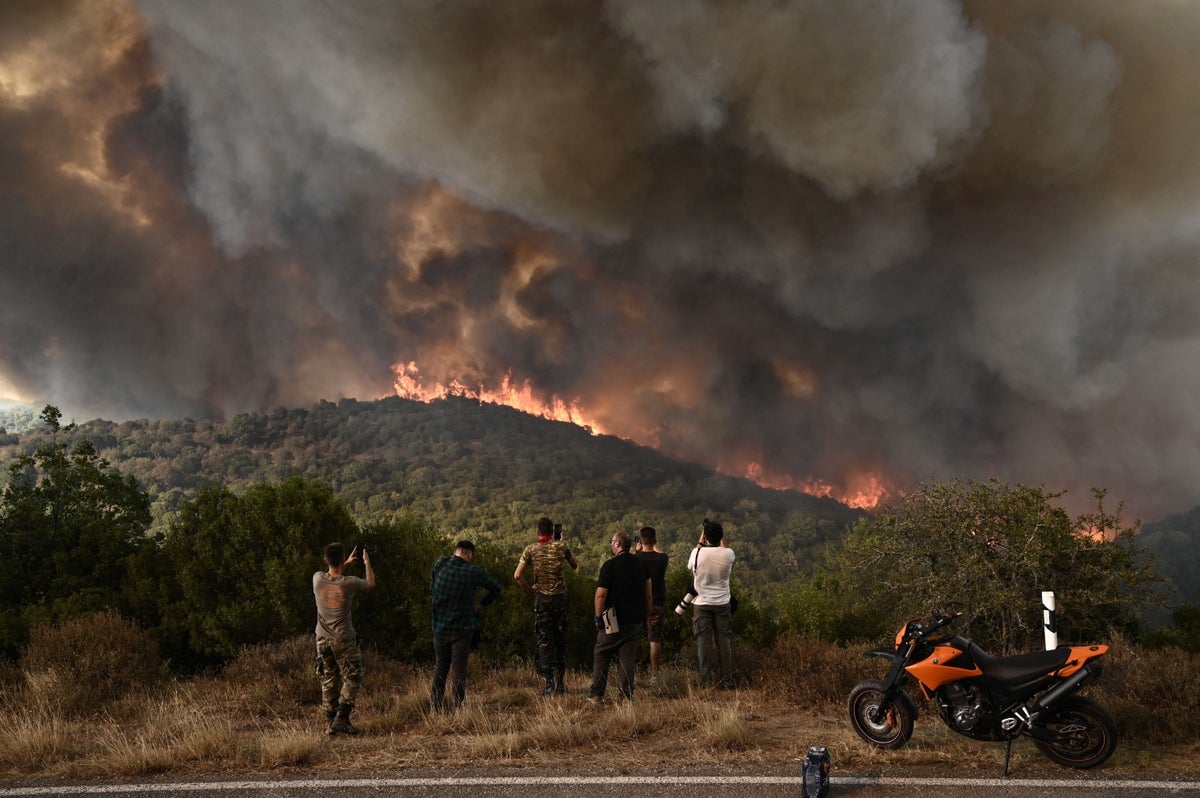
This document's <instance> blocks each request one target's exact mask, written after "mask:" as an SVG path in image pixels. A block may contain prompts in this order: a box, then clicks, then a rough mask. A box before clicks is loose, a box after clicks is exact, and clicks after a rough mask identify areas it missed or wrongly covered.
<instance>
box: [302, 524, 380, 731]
mask: <svg viewBox="0 0 1200 798" xmlns="http://www.w3.org/2000/svg"><path fill="white" fill-rule="evenodd" d="M360 557H361V559H362V564H363V569H364V570H365V572H366V579H361V578H359V577H357V576H347V575H345V574H344V573H342V572H343V571H344V570H345V568H346V566H347V565H351V564H353V563H356V562H358V561H359V558H360ZM325 564H326V565H328V566H329V570H328V571H317V572H316V573H314V574H313V578H312V583H313V596H314V597H315V598H316V602H317V676H318V678H320V680H321V708H322V709H324V710H325V719H326V721H327V723H328V726H327V727H326V729H325V733H326V734H338V733H341V734H358V729H357V728H356V727H355V726H354V725H353V724H352V723H351V722H350V713H351V712H353V711H354V699H355V698H356V697H357V696H358V687H359V684H360V683H361V681H362V670H363V668H362V653H361V652H360V651H359V650H358V633H357V632H355V631H354V622H353V620H352V619H351V617H350V609H351V605H352V604H353V602H354V597H355V596H356V595H358V594H359V593H361V592H363V591H365V590H371V589H372V588H374V587H375V571H374V570H373V569H372V568H371V558H370V557H369V556H368V555H367V550H366V549H363V550H362V554H361V555H360V554H359V550H358V548H357V547H356V548H355V549H354V551H352V552H351V553H350V557H349V558H348V559H347V558H346V549H345V548H344V547H343V546H342V544H341V543H330V544H329V545H328V546H326V547H325Z"/></svg>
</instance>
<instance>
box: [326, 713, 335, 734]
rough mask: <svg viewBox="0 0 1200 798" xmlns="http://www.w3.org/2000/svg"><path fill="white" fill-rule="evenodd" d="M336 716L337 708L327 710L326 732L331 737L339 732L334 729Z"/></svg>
mask: <svg viewBox="0 0 1200 798" xmlns="http://www.w3.org/2000/svg"><path fill="white" fill-rule="evenodd" d="M336 717H337V710H336V709H327V710H325V733H326V734H328V735H329V736H331V737H332V736H333V735H335V734H337V732H335V731H334V730H333V721H334V719H335V718H336Z"/></svg>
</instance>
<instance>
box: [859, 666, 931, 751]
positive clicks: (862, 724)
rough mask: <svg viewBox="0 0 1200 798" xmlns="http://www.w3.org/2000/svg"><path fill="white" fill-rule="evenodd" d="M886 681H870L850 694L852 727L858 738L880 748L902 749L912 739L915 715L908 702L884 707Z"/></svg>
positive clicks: (893, 703) (894, 702) (894, 703)
mask: <svg viewBox="0 0 1200 798" xmlns="http://www.w3.org/2000/svg"><path fill="white" fill-rule="evenodd" d="M885 696H886V693H885V692H884V688H883V682H881V681H879V680H878V679H867V680H866V681H865V682H862V683H861V684H859V685H858V687H855V688H854V689H853V690H852V691H851V692H850V702H849V710H850V725H851V726H853V727H854V731H855V732H857V733H858V736H859V737H861V738H863V739H864V740H866V741H867V742H869V743H870V744H871V745H874V746H877V747H879V748H899V747H900V746H902V745H904V744H905V743H906V742H908V738H909V737H912V731H913V721H915V720H916V718H915V717H914V716H913V712H912V710H911V709H910V708H909V707H910V705H909V703H908V702H907V701H903V700H897V701H892V702H890V703H888V704H887V706H886V707H885V706H883V704H884V698H885Z"/></svg>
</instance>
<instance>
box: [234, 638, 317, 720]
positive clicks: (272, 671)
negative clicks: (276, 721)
mask: <svg viewBox="0 0 1200 798" xmlns="http://www.w3.org/2000/svg"><path fill="white" fill-rule="evenodd" d="M316 658H317V649H316V644H315V642H314V638H313V636H312V635H311V634H308V635H299V636H296V637H292V638H289V639H288V640H284V641H283V642H281V643H262V644H260V645H256V646H246V647H245V648H243V649H242V651H241V653H239V654H238V656H237V658H236V659H235V660H234V661H233V662H231V663H229V664H228V665H226V666H225V668H224V669H223V670H222V671H221V678H222V681H223V682H225V683H226V684H228V685H229V687H230V689H231V690H233V691H234V692H235V693H236V694H237V695H238V700H239V701H240V703H241V706H240V707H239V709H241V710H244V711H246V712H248V713H249V714H252V715H258V716H274V715H278V714H280V713H284V714H287V713H288V712H289V710H295V709H296V708H298V707H301V706H316V705H318V704H320V703H321V686H320V682H319V681H318V679H317V674H316V661H317V660H316Z"/></svg>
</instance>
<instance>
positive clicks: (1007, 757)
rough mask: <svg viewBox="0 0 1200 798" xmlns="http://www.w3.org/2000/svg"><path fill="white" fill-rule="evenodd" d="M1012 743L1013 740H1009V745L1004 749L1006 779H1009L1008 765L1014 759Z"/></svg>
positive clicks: (1010, 738)
mask: <svg viewBox="0 0 1200 798" xmlns="http://www.w3.org/2000/svg"><path fill="white" fill-rule="evenodd" d="M1012 741H1013V738H1012V737H1011V736H1010V737H1009V738H1008V744H1007V746H1006V747H1005V749H1004V778H1006V779H1007V778H1008V763H1009V761H1010V760H1011V759H1012Z"/></svg>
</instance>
